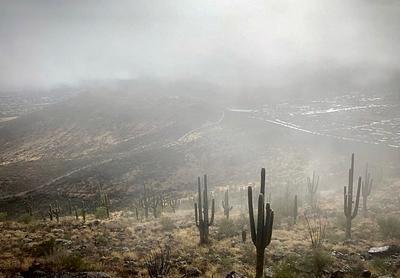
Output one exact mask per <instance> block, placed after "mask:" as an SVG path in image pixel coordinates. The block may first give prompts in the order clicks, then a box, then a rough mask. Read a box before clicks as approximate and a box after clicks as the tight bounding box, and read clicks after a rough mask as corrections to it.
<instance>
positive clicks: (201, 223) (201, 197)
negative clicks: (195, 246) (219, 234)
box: [194, 175, 215, 244]
mask: <svg viewBox="0 0 400 278" xmlns="http://www.w3.org/2000/svg"><path fill="white" fill-rule="evenodd" d="M203 183H204V189H203V194H201V182H200V177H198V178H197V187H198V193H197V194H198V203H195V204H194V212H195V222H196V226H197V228H198V229H199V232H200V244H207V243H208V242H209V240H208V234H209V227H210V226H212V225H213V224H214V212H215V201H214V199H212V200H211V219H209V215H208V196H207V193H208V192H207V175H204V178H203Z"/></svg>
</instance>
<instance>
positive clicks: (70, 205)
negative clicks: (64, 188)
mask: <svg viewBox="0 0 400 278" xmlns="http://www.w3.org/2000/svg"><path fill="white" fill-rule="evenodd" d="M68 212H69V215H72V204H71V199H70V198H68Z"/></svg>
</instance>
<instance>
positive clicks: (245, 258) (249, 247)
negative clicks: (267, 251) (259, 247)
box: [239, 239, 256, 265]
mask: <svg viewBox="0 0 400 278" xmlns="http://www.w3.org/2000/svg"><path fill="white" fill-rule="evenodd" d="M241 249H242V250H241V253H240V256H239V261H240V262H242V263H243V264H247V265H253V264H254V260H255V258H256V248H254V245H253V243H252V242H251V239H250V240H249V241H248V242H247V243H246V244H243V245H242V248H241Z"/></svg>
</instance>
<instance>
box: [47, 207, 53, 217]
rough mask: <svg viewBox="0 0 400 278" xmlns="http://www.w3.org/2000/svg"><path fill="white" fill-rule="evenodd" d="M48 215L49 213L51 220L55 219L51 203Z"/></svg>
mask: <svg viewBox="0 0 400 278" xmlns="http://www.w3.org/2000/svg"><path fill="white" fill-rule="evenodd" d="M48 215H49V219H50V221H53V208H52V206H51V205H49V211H48Z"/></svg>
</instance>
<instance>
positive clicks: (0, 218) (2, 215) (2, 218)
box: [0, 212, 7, 222]
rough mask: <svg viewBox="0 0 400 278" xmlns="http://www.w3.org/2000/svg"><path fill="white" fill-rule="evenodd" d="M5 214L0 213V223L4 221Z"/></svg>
mask: <svg viewBox="0 0 400 278" xmlns="http://www.w3.org/2000/svg"><path fill="white" fill-rule="evenodd" d="M6 219H7V212H0V222H3V221H6Z"/></svg>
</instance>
